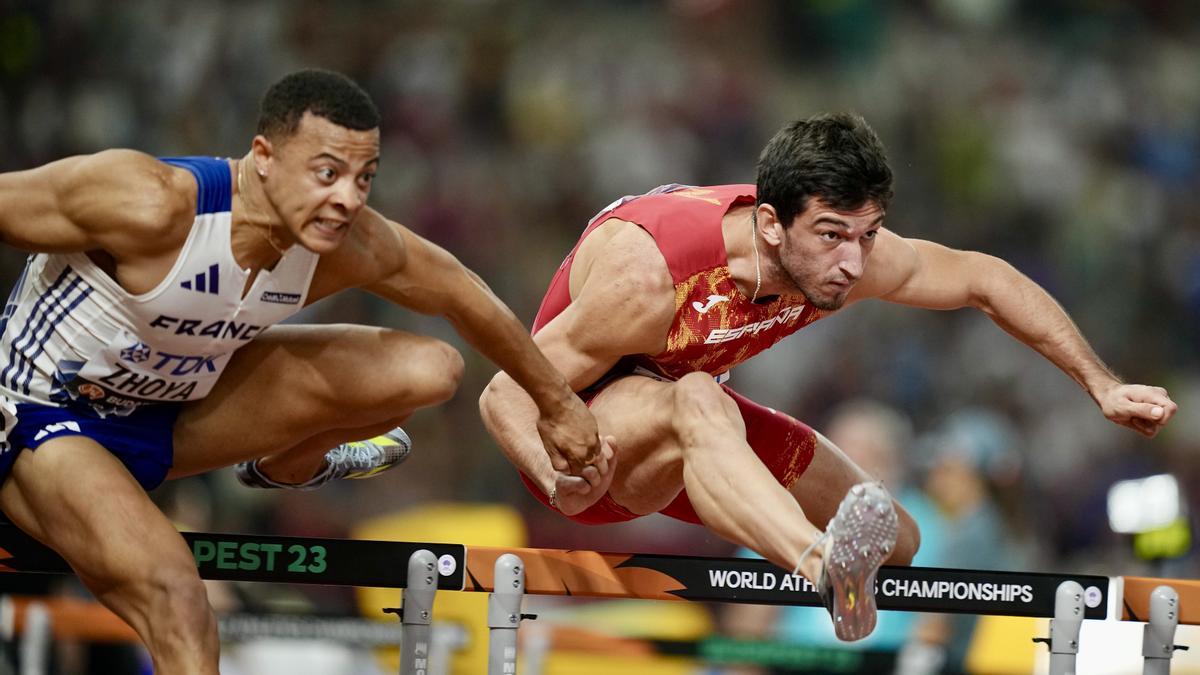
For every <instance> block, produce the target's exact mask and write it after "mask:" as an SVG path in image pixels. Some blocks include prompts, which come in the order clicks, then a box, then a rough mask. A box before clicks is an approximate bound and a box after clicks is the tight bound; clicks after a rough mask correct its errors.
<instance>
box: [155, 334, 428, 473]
mask: <svg viewBox="0 0 1200 675" xmlns="http://www.w3.org/2000/svg"><path fill="white" fill-rule="evenodd" d="M433 345H438V346H440V347H442V348H443V349H441V350H438V349H431V347H432V346H433ZM444 347H445V345H443V344H442V343H439V342H437V341H436V340H433V339H431V338H427V337H423V336H419V335H413V334H411V333H406V332H403V331H396V330H387V329H382V328H374V327H367V326H354V325H344V324H343V325H319V326H299V325H297V326H293V325H285V326H274V327H272V328H270V329H268V330H266V331H264V332H263V333H262V335H261V336H260V337H258V338H257V339H255V340H254V341H253V342H252V343H250V344H249V345H247V346H245V347H243V348H241V349H239V350H238V351H237V353H236V354H234V356H233V358H232V359H231V361H230V363H229V366H228V367H227V368H226V370H225V372H224V373H222V375H221V378H220V379H219V380H218V382H217V385H216V386H215V387H214V388H213V390H212V392H211V393H210V394H209V395H208V396H207V397H206V398H204V399H201V400H199V401H195V402H192V403H189V404H187V405H185V406H184V409H183V411H182V412H181V413H180V416H179V420H178V422H177V423H176V425H175V468H174V469H173V470H172V474H171V475H172V477H174V476H180V475H188V474H192V473H197V472H200V471H207V470H210V469H215V468H219V467H222V466H229V465H231V464H235V463H237V462H239V461H243V460H246V459H251V458H256V457H261V456H263V455H265V454H270V453H274V452H279V451H281V450H285V449H288V448H290V447H293V446H294V445H296V444H298V443H300V442H303V441H305V440H307V439H308V438H311V437H313V436H314V435H316V434H318V433H322V432H325V431H328V430H330V429H342V428H357V427H363V426H368V425H370V424H375V423H378V422H379V421H380V420H379V419H376V418H377V417H378V414H379V413H378V411H379V409H380V408H381V407H390V409H394V410H396V414H397V415H400V414H401V412H403V413H404V414H407V413H408V412H411V409H408V410H404V411H402V410H401V407H402V406H403V405H404V401H405V400H406V398H410V396H409V393H410V390H411V393H412V396H411V397H416V389H417V388H419V387H420V386H421V385H422V382H424V381H425V379H426V378H424V377H423V371H424V370H426V369H434V368H437V367H438V364H437V363H433V362H432V361H436V359H437V358H439V357H438V354H440V353H444V352H445V349H444Z"/></svg>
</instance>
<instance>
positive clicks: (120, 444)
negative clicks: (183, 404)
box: [0, 395, 180, 490]
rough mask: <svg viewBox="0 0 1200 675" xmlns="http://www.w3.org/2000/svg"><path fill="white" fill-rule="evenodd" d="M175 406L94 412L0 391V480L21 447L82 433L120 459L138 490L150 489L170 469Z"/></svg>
mask: <svg viewBox="0 0 1200 675" xmlns="http://www.w3.org/2000/svg"><path fill="white" fill-rule="evenodd" d="M179 410H180V405H179V404H171V403H161V404H154V405H146V406H142V407H140V408H138V409H137V410H134V411H133V412H132V413H130V414H129V415H126V416H117V415H109V416H108V417H100V416H99V415H98V414H97V413H95V412H94V411H92V410H91V409H88V408H77V407H63V408H58V407H54V406H45V405H38V404H35V403H16V402H14V401H11V400H8V399H6V398H4V396H2V395H0V485H3V484H4V481H6V480H8V474H9V473H10V472H11V471H12V467H13V464H14V463H15V462H16V461H17V454H18V453H19V452H21V451H22V450H24V449H28V450H37V448H38V446H40V445H41V444H42V443H45V442H46V441H48V440H50V439H52V438H58V437H60V436H87V437H88V438H90V439H92V440H94V441H96V442H97V443H99V444H100V445H102V446H104V447H105V448H106V449H107V450H108V451H109V452H111V453H112V454H113V455H115V456H116V458H117V459H119V460H121V463H122V464H124V465H125V468H127V469H129V473H131V474H133V477H134V478H135V479H137V482H138V483H139V484H140V485H141V486H142V488H143V489H146V490H152V489H154V488H156V487H158V486H159V485H160V484H162V482H163V480H165V479H166V477H167V471H169V470H170V469H171V464H172V463H173V458H174V455H175V445H174V440H173V437H172V433H173V431H174V428H175V418H177V417H178V416H179Z"/></svg>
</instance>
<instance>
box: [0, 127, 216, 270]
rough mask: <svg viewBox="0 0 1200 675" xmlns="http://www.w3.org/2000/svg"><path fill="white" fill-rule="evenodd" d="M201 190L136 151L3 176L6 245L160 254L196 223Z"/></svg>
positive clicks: (0, 191) (0, 217) (0, 222)
mask: <svg viewBox="0 0 1200 675" xmlns="http://www.w3.org/2000/svg"><path fill="white" fill-rule="evenodd" d="M195 189H196V188H195V184H194V181H192V180H191V178H190V176H187V175H186V172H181V171H177V170H175V169H173V168H172V167H170V166H168V165H166V164H163V163H162V162H159V161H158V160H156V159H154V158H153V157H150V156H149V155H146V154H143V153H140V152H136V151H133V150H106V151H104V152H100V153H96V154H94V155H82V156H78V157H68V158H66V159H61V160H58V161H56V162H51V163H50V164H46V165H44V166H41V167H38V168H36V169H29V170H27V171H14V172H11V173H3V174H0V241H3V242H4V243H5V244H8V245H10V246H14V247H16V248H19V249H24V250H26V251H32V252H69V251H89V250H97V249H99V250H105V251H108V252H109V253H112V254H114V255H115V256H117V257H123V256H125V255H133V256H136V255H138V254H141V253H147V254H152V253H153V251H155V250H156V248H158V247H161V246H162V244H163V242H162V239H161V237H159V236H158V235H159V234H161V233H162V232H163V230H164V229H165V228H167V227H169V226H170V225H171V224H172V223H174V222H176V221H177V219H179V218H181V217H182V218H185V219H189V220H190V217H191V216H190V210H191V202H190V201H189V195H192V194H194V193H195ZM189 190H190V192H189Z"/></svg>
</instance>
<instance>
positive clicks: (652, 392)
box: [589, 375, 683, 513]
mask: <svg viewBox="0 0 1200 675" xmlns="http://www.w3.org/2000/svg"><path fill="white" fill-rule="evenodd" d="M674 386H676V383H674V382H663V381H660V380H655V379H653V378H650V377H643V376H640V375H630V376H627V377H623V378H621V379H618V380H615V381H614V382H612V383H610V384H608V385H607V386H606V387H604V389H603V390H601V391H600V393H598V394H596V396H595V397H594V398H593V399H592V400H591V402H590V403H589V407H590V408H591V411H592V414H593V415H595V417H596V424H597V425H598V426H599V428H600V433H601V434H602V435H611V436H613V438H615V439H616V444H617V449H616V453H617V459H618V462H617V470H616V476H615V477H614V478H613V483H612V487H611V488H610V489H609V493H610V494H611V495H612V496H613V498H614V499H616V501H617V502H618V503H619V504H621V505H623V506H627V507H633V506H634V504H635V503H638V502H653V501H656V500H657V501H661V502H662V503H663V504H666V503H667V502H669V501H670V499H672V498H673V497H674V496H675V495H676V494H678V493H679V491H680V490H681V489H683V452H682V448H681V446H680V443H679V440H678V437H677V435H676V434H675V430H674V426H673V420H672V416H673V412H674V410H673V393H672V387H674ZM633 510H634V511H635V512H637V513H648V512H650V511H651V510H643V509H636V508H634V509H633ZM652 510H657V509H652Z"/></svg>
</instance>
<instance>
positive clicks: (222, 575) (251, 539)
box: [0, 524, 1200, 675]
mask: <svg viewBox="0 0 1200 675" xmlns="http://www.w3.org/2000/svg"><path fill="white" fill-rule="evenodd" d="M183 537H184V538H185V539H186V540H187V542H188V544H189V546H190V547H191V549H192V553H193V555H194V557H195V559H196V565H197V568H198V569H199V572H200V576H201V577H202V578H205V579H213V580H227V581H261V582H270V583H298V584H326V585H341V586H375V587H384V588H399V589H404V595H403V606H402V608H401V609H399V610H396V612H397V613H398V614H400V617H401V625H402V634H403V638H404V639H402V641H401V660H400V672H401V675H411V674H414V673H419V672H423V671H426V670H428V669H429V663H428V659H429V657H430V656H431V625H432V620H433V598H434V595H435V593H436V592H438V591H467V592H486V593H489V600H488V626H489V628H490V636H489V668H488V673H489V675H492V674H495V675H501V674H505V673H515V672H516V659H517V630H518V627H519V626H520V623H521V621H522V620H524V619H526V618H532V617H528V616H526V615H523V614H522V613H521V603H522V599H523V597H524V596H525V595H526V594H535V595H559V596H577V597H592V598H636V599H648V600H674V601H680V600H684V601H700V602H735V603H750V604H767V605H808V606H820V605H821V602H820V599H819V597H818V595H817V593H816V592H815V590H814V589H813V587H812V586H811V584H809V583H808V582H807V581H806V580H805V579H803V578H802V577H799V576H796V575H792V574H790V573H789V572H787V571H785V570H782V569H780V568H778V567H775V566H774V565H772V564H771V563H769V562H766V561H763V560H748V559H741V558H705V557H694V556H673V555H655V554H627V553H600V552H596V551H578V550H574V551H567V550H555V549H533V548H496V547H470V548H468V547H466V546H463V545H459V544H439V543H416V542H390V541H363V540H348V539H317V538H307V537H279V536H267V535H262V536H259V535H245V534H220V533H197V532H185V533H183ZM0 571H3V572H10V573H49V574H69V573H71V570H70V568H69V567H68V566H67V564H66V563H65V562H64V561H63V560H62V559H61V558H60V557H59V556H58V555H57V554H55V553H54V552H53V551H51V550H50V549H48V548H46V547H45V546H42V545H41V544H40V543H38V542H37V541H36V540H34V539H32V538H30V537H29V536H27V535H25V534H24V533H23V532H21V531H20V530H18V529H17V528H16V527H14V526H12V525H7V524H5V525H0ZM876 601H877V603H878V605H879V607H880V609H883V610H902V611H918V612H949V613H969V614H977V615H1002V616H1027V617H1039V618H1048V619H1051V622H1050V636H1049V637H1048V638H1044V639H1042V640H1041V641H1044V642H1046V643H1047V644H1048V646H1049V648H1050V673H1051V675H1067V674H1073V673H1074V672H1075V657H1076V654H1078V652H1079V631H1080V627H1081V625H1082V622H1083V620H1085V619H1094V620H1104V619H1115V620H1123V621H1145V622H1147V625H1146V627H1145V631H1144V634H1143V645H1142V655H1143V657H1144V664H1145V666H1144V671H1143V672H1144V673H1147V674H1149V675H1162V674H1165V673H1169V672H1170V662H1171V656H1172V654H1173V652H1174V651H1175V649H1176V646H1175V645H1174V636H1175V629H1176V626H1177V625H1178V624H1180V623H1183V624H1200V581H1191V580H1177V579H1171V580H1167V579H1153V578H1146V577H1125V576H1115V577H1106V576H1097V575H1069V574H1046V573H1036V572H994V571H981V570H958V569H939V568H922V567H885V568H883V569H882V570H880V572H879V575H878V579H877V582H876Z"/></svg>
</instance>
